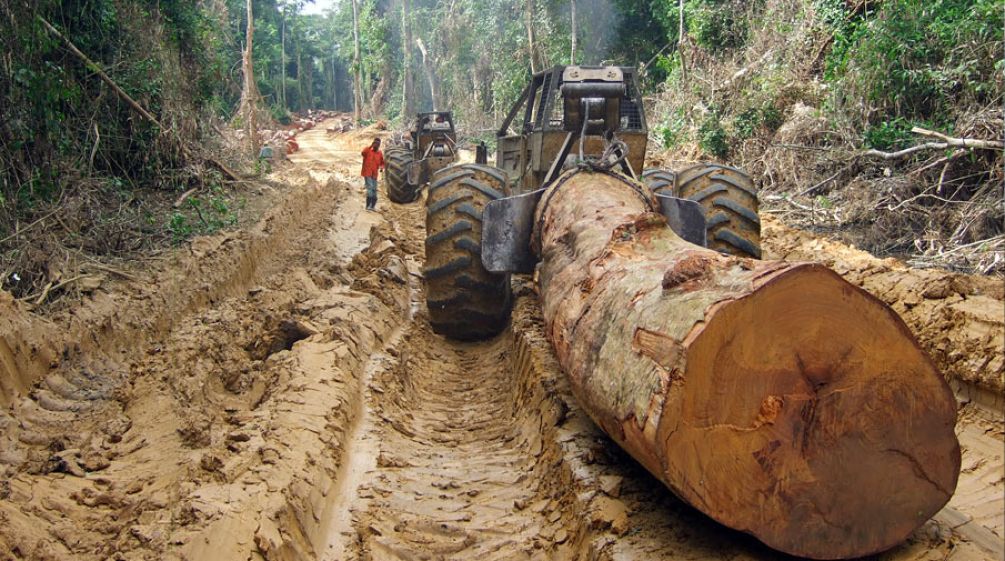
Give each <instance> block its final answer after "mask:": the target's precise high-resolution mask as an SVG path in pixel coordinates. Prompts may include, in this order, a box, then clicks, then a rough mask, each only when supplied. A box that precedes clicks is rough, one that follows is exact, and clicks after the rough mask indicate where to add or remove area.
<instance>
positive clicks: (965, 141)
mask: <svg viewBox="0 0 1005 561" xmlns="http://www.w3.org/2000/svg"><path fill="white" fill-rule="evenodd" d="M911 132H913V133H914V134H920V135H921V136H927V137H929V138H937V139H939V140H940V141H941V142H926V143H924V144H918V145H917V146H911V147H910V148H904V149H903V150H898V151H896V152H884V151H882V150H876V149H872V150H866V151H864V152H862V153H861V155H862V156H871V157H876V158H883V159H884V160H897V159H900V158H903V157H905V156H910V155H911V154H914V153H915V152H920V151H922V150H944V149H946V148H949V147H950V146H955V147H958V148H969V149H971V150H1005V143H1003V142H999V141H997V140H979V139H975V138H955V137H952V136H946V135H944V134H942V133H941V132H935V131H930V130H928V129H923V128H921V127H914V128H912V129H911Z"/></svg>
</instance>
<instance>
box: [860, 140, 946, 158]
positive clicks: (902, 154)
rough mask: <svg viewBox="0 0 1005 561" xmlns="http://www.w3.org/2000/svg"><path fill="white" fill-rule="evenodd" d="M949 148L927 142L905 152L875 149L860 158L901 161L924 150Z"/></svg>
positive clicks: (944, 143)
mask: <svg viewBox="0 0 1005 561" xmlns="http://www.w3.org/2000/svg"><path fill="white" fill-rule="evenodd" d="M946 148H949V144H948V143H946V142H926V143H924V144H919V145H917V146H912V147H910V148H904V149H903V150H898V151H896V152H884V151H882V150H876V149H875V148H873V149H870V150H866V151H864V152H862V153H860V154H859V155H860V156H872V157H875V158H883V159H884V160H899V159H900V158H903V157H905V156H910V155H911V154H914V153H917V152H921V151H922V150H944V149H946Z"/></svg>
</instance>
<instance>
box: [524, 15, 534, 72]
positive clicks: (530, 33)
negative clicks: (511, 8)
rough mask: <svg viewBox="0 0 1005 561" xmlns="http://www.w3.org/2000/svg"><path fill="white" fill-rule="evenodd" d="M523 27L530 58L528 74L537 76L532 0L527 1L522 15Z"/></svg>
mask: <svg viewBox="0 0 1005 561" xmlns="http://www.w3.org/2000/svg"><path fill="white" fill-rule="evenodd" d="M524 25H526V26H527V52H528V54H529V56H530V73H531V74H537V63H536V62H535V59H536V57H537V42H536V41H535V40H534V0H527V4H526V11H525V13H524Z"/></svg>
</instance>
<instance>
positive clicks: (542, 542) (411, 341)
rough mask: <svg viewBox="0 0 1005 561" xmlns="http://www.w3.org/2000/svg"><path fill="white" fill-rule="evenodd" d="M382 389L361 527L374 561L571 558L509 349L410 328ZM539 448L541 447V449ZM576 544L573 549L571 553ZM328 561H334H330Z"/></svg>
mask: <svg viewBox="0 0 1005 561" xmlns="http://www.w3.org/2000/svg"><path fill="white" fill-rule="evenodd" d="M406 341H407V342H406V344H405V346H404V348H403V349H402V350H401V362H399V365H398V367H397V368H396V369H394V370H392V371H390V372H388V373H387V374H386V375H384V376H382V377H381V379H380V380H379V382H378V383H380V384H381V386H382V391H381V392H380V393H379V394H378V395H381V396H382V400H381V402H380V403H378V407H377V413H376V414H377V415H378V416H379V418H380V419H381V420H382V421H383V422H382V423H381V427H380V429H379V435H380V447H379V456H378V458H377V462H376V465H377V468H378V469H377V471H376V472H375V473H374V474H372V476H371V478H370V480H369V481H368V484H367V487H368V488H367V489H366V491H367V494H370V495H373V497H374V498H373V500H372V501H371V502H370V505H369V508H368V510H367V512H366V514H365V515H364V516H363V517H362V518H361V520H362V524H361V526H359V527H358V530H359V532H360V536H361V544H360V546H361V551H362V554H363V557H364V558H369V559H421V558H423V556H424V555H425V556H428V555H431V556H432V557H433V558H449V559H473V558H479V559H521V558H524V559H530V558H531V557H530V554H529V553H530V551H533V550H534V548H533V546H532V544H535V542H537V547H539V548H542V549H544V551H540V553H542V554H543V553H544V552H545V551H551V554H549V555H548V558H553V559H554V558H563V557H566V556H567V555H568V552H565V553H564V554H563V552H561V551H560V550H561V549H563V548H562V546H563V545H564V544H565V543H566V542H567V541H568V537H569V532H568V531H567V530H565V529H564V528H561V526H562V524H561V523H560V522H562V521H563V520H564V521H565V523H568V521H569V519H570V516H569V515H568V514H567V513H564V512H562V510H561V509H558V508H557V503H556V504H554V505H551V504H549V503H551V500H552V499H550V498H546V497H543V496H542V495H540V493H541V492H542V491H544V489H542V484H541V481H539V480H538V478H536V477H534V473H533V471H534V470H533V467H534V466H533V462H534V460H536V458H537V456H538V455H539V454H540V440H539V439H538V440H537V442H536V445H532V444H531V443H529V442H528V441H526V440H522V439H520V438H519V434H518V433H517V431H516V430H515V428H516V426H517V425H518V424H519V423H520V419H519V418H518V416H517V415H518V413H519V411H518V410H515V408H514V395H513V391H512V388H513V377H512V375H511V373H510V372H508V371H507V370H508V369H509V364H508V363H509V360H508V359H509V356H508V355H509V354H510V352H511V349H510V348H509V344H510V342H509V341H508V340H506V339H501V340H497V341H495V342H491V343H483V344H467V345H462V344H452V343H448V342H445V341H443V340H442V339H440V338H439V337H436V336H434V335H432V334H431V333H430V332H429V331H428V328H427V327H426V326H425V325H415V326H413V327H412V329H411V330H410V332H409V333H408V335H407V338H406ZM532 446H536V448H535V447H532ZM568 547H569V546H566V548H565V549H568ZM330 559H336V557H331V558H330Z"/></svg>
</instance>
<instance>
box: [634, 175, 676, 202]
mask: <svg viewBox="0 0 1005 561" xmlns="http://www.w3.org/2000/svg"><path fill="white" fill-rule="evenodd" d="M676 181H677V174H676V173H674V172H673V171H671V170H668V169H662V168H649V169H646V170H643V171H642V182H643V183H645V184H646V187H649V189H650V190H652V192H654V193H659V194H660V195H668V196H671V197H673V196H675V195H674V183H676Z"/></svg>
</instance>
